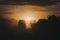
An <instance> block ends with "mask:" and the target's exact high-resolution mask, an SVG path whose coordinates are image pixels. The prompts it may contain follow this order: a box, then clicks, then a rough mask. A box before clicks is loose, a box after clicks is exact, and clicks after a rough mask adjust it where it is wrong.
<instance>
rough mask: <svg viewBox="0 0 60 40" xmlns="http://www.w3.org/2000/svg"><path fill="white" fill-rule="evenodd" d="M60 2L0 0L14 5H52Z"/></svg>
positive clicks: (50, 0)
mask: <svg viewBox="0 0 60 40" xmlns="http://www.w3.org/2000/svg"><path fill="white" fill-rule="evenodd" d="M57 2H60V0H0V4H14V5H16V4H17V5H24V4H32V5H42V6H45V5H52V4H56V3H57Z"/></svg>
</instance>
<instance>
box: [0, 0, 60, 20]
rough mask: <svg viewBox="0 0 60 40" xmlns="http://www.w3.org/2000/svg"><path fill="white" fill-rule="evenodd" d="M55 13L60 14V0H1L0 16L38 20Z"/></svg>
mask: <svg viewBox="0 0 60 40" xmlns="http://www.w3.org/2000/svg"><path fill="white" fill-rule="evenodd" d="M53 14H54V15H56V16H60V0H29V1H28V0H20V1H19V0H0V16H2V17H5V18H14V19H17V20H20V19H24V17H26V16H31V17H33V18H34V19H35V20H38V19H43V18H44V19H47V17H48V16H49V15H53Z"/></svg>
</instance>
